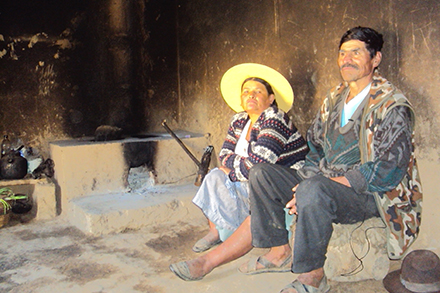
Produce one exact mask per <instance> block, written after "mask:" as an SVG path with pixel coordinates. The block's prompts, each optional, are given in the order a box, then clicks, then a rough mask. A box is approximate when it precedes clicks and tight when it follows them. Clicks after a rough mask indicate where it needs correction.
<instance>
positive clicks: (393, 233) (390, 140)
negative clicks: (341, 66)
mask: <svg viewBox="0 0 440 293" xmlns="http://www.w3.org/2000/svg"><path fill="white" fill-rule="evenodd" d="M347 90H348V88H347V86H346V85H345V84H341V85H339V86H337V87H336V88H335V89H333V90H332V91H331V92H330V93H329V95H328V96H327V97H326V99H325V100H324V102H323V104H322V107H321V110H320V113H319V115H318V117H317V119H316V120H318V122H319V123H316V121H315V123H314V125H315V126H314V128H313V127H311V129H312V130H314V131H315V133H314V134H312V136H314V137H312V139H314V140H315V141H318V142H319V143H318V145H319V144H320V143H322V144H325V143H324V141H325V129H326V127H328V121H329V115H330V113H332V111H334V106H335V102H336V101H338V99H340V97H341V95H344V94H345V93H346V92H347ZM367 99H368V100H367V101H366V102H365V105H364V107H363V112H362V114H361V118H360V119H361V120H360V131H359V144H358V147H359V151H360V166H358V168H357V169H355V170H349V171H347V172H346V174H345V176H346V177H347V179H348V180H349V182H350V184H351V185H352V187H353V188H354V189H355V190H356V191H359V192H371V193H372V194H374V197H375V199H376V203H377V206H378V209H379V212H380V214H381V217H382V220H383V221H384V223H385V224H386V226H387V232H388V246H387V249H388V256H389V257H390V258H391V259H399V258H401V257H402V256H403V255H404V253H405V252H406V251H407V249H408V248H409V247H410V245H411V244H412V243H413V242H414V241H415V239H416V238H417V236H418V234H419V228H420V223H421V212H422V186H421V182H420V178H419V172H418V169H417V164H416V158H415V155H414V121H415V114H414V110H413V108H412V106H411V105H410V103H409V102H408V100H407V99H406V97H405V96H404V95H403V94H402V93H401V92H400V91H399V90H398V89H397V88H395V87H394V86H393V85H392V84H391V83H390V82H389V81H387V80H386V79H385V78H383V77H382V76H381V75H380V74H379V73H378V72H377V71H376V72H375V74H374V76H373V81H372V86H371V89H370V93H369V95H368V98H367ZM397 109H400V113H401V110H402V109H406V111H407V112H408V113H409V117H410V119H409V121H407V123H409V125H407V124H401V121H400V119H398V118H399V116H398V115H396V114H398V113H399V110H397ZM390 115H396V116H395V117H391V118H390ZM316 125H318V126H316ZM404 126H405V127H404ZM406 126H409V127H408V129H410V132H409V135H406V136H407V137H408V139H407V141H408V142H407V143H406V144H405V145H407V149H408V150H409V155H408V159H407V160H402V158H401V154H403V153H404V152H403V149H401V150H398V149H397V150H396V140H397V139H398V138H399V137H401V136H402V129H403V128H406ZM309 131H310V130H309ZM406 136H405V137H406ZM402 145H404V144H402ZM393 148H394V153H391V150H392V149H393ZM405 148H406V147H405ZM316 151H317V148H314V147H311V152H310V153H309V154H308V158H309V156H314V155H318V153H317V152H316ZM405 152H406V150H405ZM395 154H397V156H396V155H395ZM387 160H388V162H390V163H393V164H395V162H396V161H398V160H400V161H405V162H406V163H405V165H404V166H403V165H402V166H395V167H394V168H393V169H392V171H391V172H390V173H389V174H384V172H383V170H384V169H386V168H389V166H387ZM308 162H309V160H306V166H305V169H307V168H308V166H307V165H308V164H309V163H308ZM309 167H310V166H309ZM312 167H313V166H312ZM317 167H319V166H317ZM381 170H382V171H381ZM395 178H401V179H399V180H400V181H398V182H394V181H395ZM355 179H357V180H355ZM379 180H381V181H380V183H379V184H378V182H379Z"/></svg>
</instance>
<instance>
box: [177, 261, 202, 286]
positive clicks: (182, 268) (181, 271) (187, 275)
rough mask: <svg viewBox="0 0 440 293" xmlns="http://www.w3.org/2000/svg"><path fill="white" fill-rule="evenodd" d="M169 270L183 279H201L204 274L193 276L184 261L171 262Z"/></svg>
mask: <svg viewBox="0 0 440 293" xmlns="http://www.w3.org/2000/svg"><path fill="white" fill-rule="evenodd" d="M170 270H171V271H172V272H173V273H175V274H176V276H178V277H179V278H181V279H182V280H184V281H198V280H201V279H203V277H204V276H205V275H203V276H200V277H193V276H192V275H191V272H190V271H189V267H188V264H187V263H186V261H181V262H178V263H173V264H171V265H170Z"/></svg>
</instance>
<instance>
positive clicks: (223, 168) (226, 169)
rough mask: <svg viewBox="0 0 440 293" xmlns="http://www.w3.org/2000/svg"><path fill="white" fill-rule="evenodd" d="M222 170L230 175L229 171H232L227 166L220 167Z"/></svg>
mask: <svg viewBox="0 0 440 293" xmlns="http://www.w3.org/2000/svg"><path fill="white" fill-rule="evenodd" d="M218 168H219V169H220V170H222V171H223V172H224V173H225V174H226V175H229V172H231V169H229V168H226V167H225V166H220V167H218Z"/></svg>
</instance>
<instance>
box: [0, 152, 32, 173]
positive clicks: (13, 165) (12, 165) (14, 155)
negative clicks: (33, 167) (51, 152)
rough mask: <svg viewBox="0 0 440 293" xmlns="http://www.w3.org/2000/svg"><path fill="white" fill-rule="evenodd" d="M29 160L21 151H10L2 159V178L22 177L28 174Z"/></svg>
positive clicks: (0, 162) (0, 168)
mask: <svg viewBox="0 0 440 293" xmlns="http://www.w3.org/2000/svg"><path fill="white" fill-rule="evenodd" d="M27 169H28V164H27V160H26V159H25V158H23V157H22V156H21V155H20V152H19V151H10V152H9V153H8V154H6V155H4V156H3V157H2V158H1V159H0V176H1V178H2V179H21V178H23V177H24V176H26V174H27Z"/></svg>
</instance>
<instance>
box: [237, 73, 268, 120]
mask: <svg viewBox="0 0 440 293" xmlns="http://www.w3.org/2000/svg"><path fill="white" fill-rule="evenodd" d="M274 99H275V96H274V95H269V94H268V92H267V89H266V87H265V86H264V84H262V83H260V82H258V81H255V80H248V81H247V82H246V83H245V84H244V85H243V89H242V90H241V106H242V107H243V109H244V110H245V111H246V112H247V113H248V114H257V115H260V114H261V113H262V112H263V111H264V110H266V109H267V108H268V107H269V106H270V105H271V104H272V102H273V100H274Z"/></svg>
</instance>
